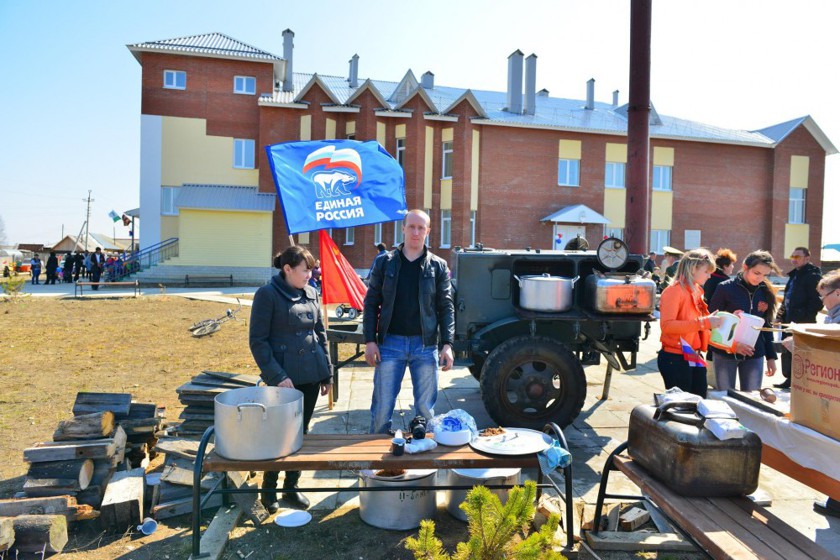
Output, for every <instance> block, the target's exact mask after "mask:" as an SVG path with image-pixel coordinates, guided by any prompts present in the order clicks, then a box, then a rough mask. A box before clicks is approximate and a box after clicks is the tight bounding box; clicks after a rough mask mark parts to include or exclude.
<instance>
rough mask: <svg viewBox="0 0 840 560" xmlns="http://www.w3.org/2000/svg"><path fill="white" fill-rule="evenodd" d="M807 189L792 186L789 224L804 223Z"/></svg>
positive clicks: (789, 202)
mask: <svg viewBox="0 0 840 560" xmlns="http://www.w3.org/2000/svg"><path fill="white" fill-rule="evenodd" d="M806 190H807V189H804V188H801V187H791V188H790V198H788V223H789V224H804V223H805V200H806V194H805V191H806Z"/></svg>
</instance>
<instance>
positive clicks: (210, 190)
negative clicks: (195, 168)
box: [175, 184, 277, 212]
mask: <svg viewBox="0 0 840 560" xmlns="http://www.w3.org/2000/svg"><path fill="white" fill-rule="evenodd" d="M276 199H277V197H276V195H274V194H269V193H261V192H258V191H257V187H239V186H231V185H196V184H186V185H184V186H182V187H181V188H180V189H178V197H177V198H176V199H175V205H176V206H177V207H178V208H182V209H183V208H192V209H195V210H243V211H247V212H272V211H273V210H274V201H275V200H276Z"/></svg>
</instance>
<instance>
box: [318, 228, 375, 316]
mask: <svg viewBox="0 0 840 560" xmlns="http://www.w3.org/2000/svg"><path fill="white" fill-rule="evenodd" d="M318 236H319V244H320V248H321V297H322V299H323V301H324V303H347V304H350V306H351V307H353V308H355V309H363V308H364V302H365V293H367V286H365V284H364V282H362V279H361V278H359V275H358V274H356V271H355V270H353V267H352V266H350V263H349V262H347V259H345V258H344V255H342V254H341V252H340V251H339V250H338V247H336V245H335V242H334V241H333V240H332V238H331V237H330V236H329V235H327V232H326V231H324V230H320V231H319V232H318Z"/></svg>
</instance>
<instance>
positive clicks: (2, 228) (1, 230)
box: [0, 216, 6, 245]
mask: <svg viewBox="0 0 840 560" xmlns="http://www.w3.org/2000/svg"><path fill="white" fill-rule="evenodd" d="M5 244H6V224H5V223H3V216H0V245H5Z"/></svg>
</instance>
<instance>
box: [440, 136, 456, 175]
mask: <svg viewBox="0 0 840 560" xmlns="http://www.w3.org/2000/svg"><path fill="white" fill-rule="evenodd" d="M441 149H442V152H443V160H442V162H441V168H440V178H441V179H451V178H452V166H453V164H454V159H455V143H454V142H443V143H442V144H441ZM447 168H448V169H447Z"/></svg>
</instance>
